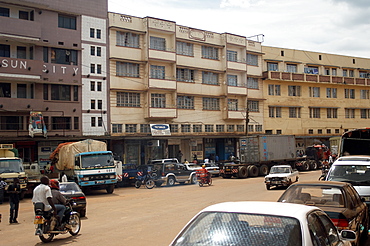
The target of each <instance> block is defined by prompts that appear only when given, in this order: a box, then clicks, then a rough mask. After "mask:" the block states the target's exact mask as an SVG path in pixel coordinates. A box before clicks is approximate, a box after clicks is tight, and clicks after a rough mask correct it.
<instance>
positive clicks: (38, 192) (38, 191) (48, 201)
mask: <svg viewBox="0 0 370 246" xmlns="http://www.w3.org/2000/svg"><path fill="white" fill-rule="evenodd" d="M40 181H41V184H39V185H38V186H36V188H35V189H34V190H33V197H32V202H33V203H34V204H35V203H37V202H42V203H43V204H44V205H45V206H44V211H49V210H50V209H53V214H54V216H57V209H56V208H55V205H54V203H53V200H52V199H53V195H52V193H51V188H50V187H49V178H48V177H46V176H43V177H41V179H40Z"/></svg>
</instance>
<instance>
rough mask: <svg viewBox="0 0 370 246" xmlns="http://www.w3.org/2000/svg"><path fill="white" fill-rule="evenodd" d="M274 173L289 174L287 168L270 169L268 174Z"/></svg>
mask: <svg viewBox="0 0 370 246" xmlns="http://www.w3.org/2000/svg"><path fill="white" fill-rule="evenodd" d="M274 173H289V168H288V167H272V168H271V170H270V174H274Z"/></svg>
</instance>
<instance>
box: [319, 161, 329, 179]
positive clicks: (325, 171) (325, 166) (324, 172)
mask: <svg viewBox="0 0 370 246" xmlns="http://www.w3.org/2000/svg"><path fill="white" fill-rule="evenodd" d="M329 169H330V165H329V164H327V163H323V166H322V169H321V176H320V177H319V180H325V178H326V175H328V172H329Z"/></svg>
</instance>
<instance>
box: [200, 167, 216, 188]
mask: <svg viewBox="0 0 370 246" xmlns="http://www.w3.org/2000/svg"><path fill="white" fill-rule="evenodd" d="M196 175H197V178H198V184H199V186H200V187H202V186H203V185H206V184H208V186H211V185H212V177H211V174H210V173H208V172H207V173H205V172H203V171H202V170H196Z"/></svg>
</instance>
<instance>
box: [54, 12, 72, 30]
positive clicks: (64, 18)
mask: <svg viewBox="0 0 370 246" xmlns="http://www.w3.org/2000/svg"><path fill="white" fill-rule="evenodd" d="M58 27H60V28H67V29H73V30H76V17H75V16H70V15H62V14H59V15H58Z"/></svg>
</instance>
